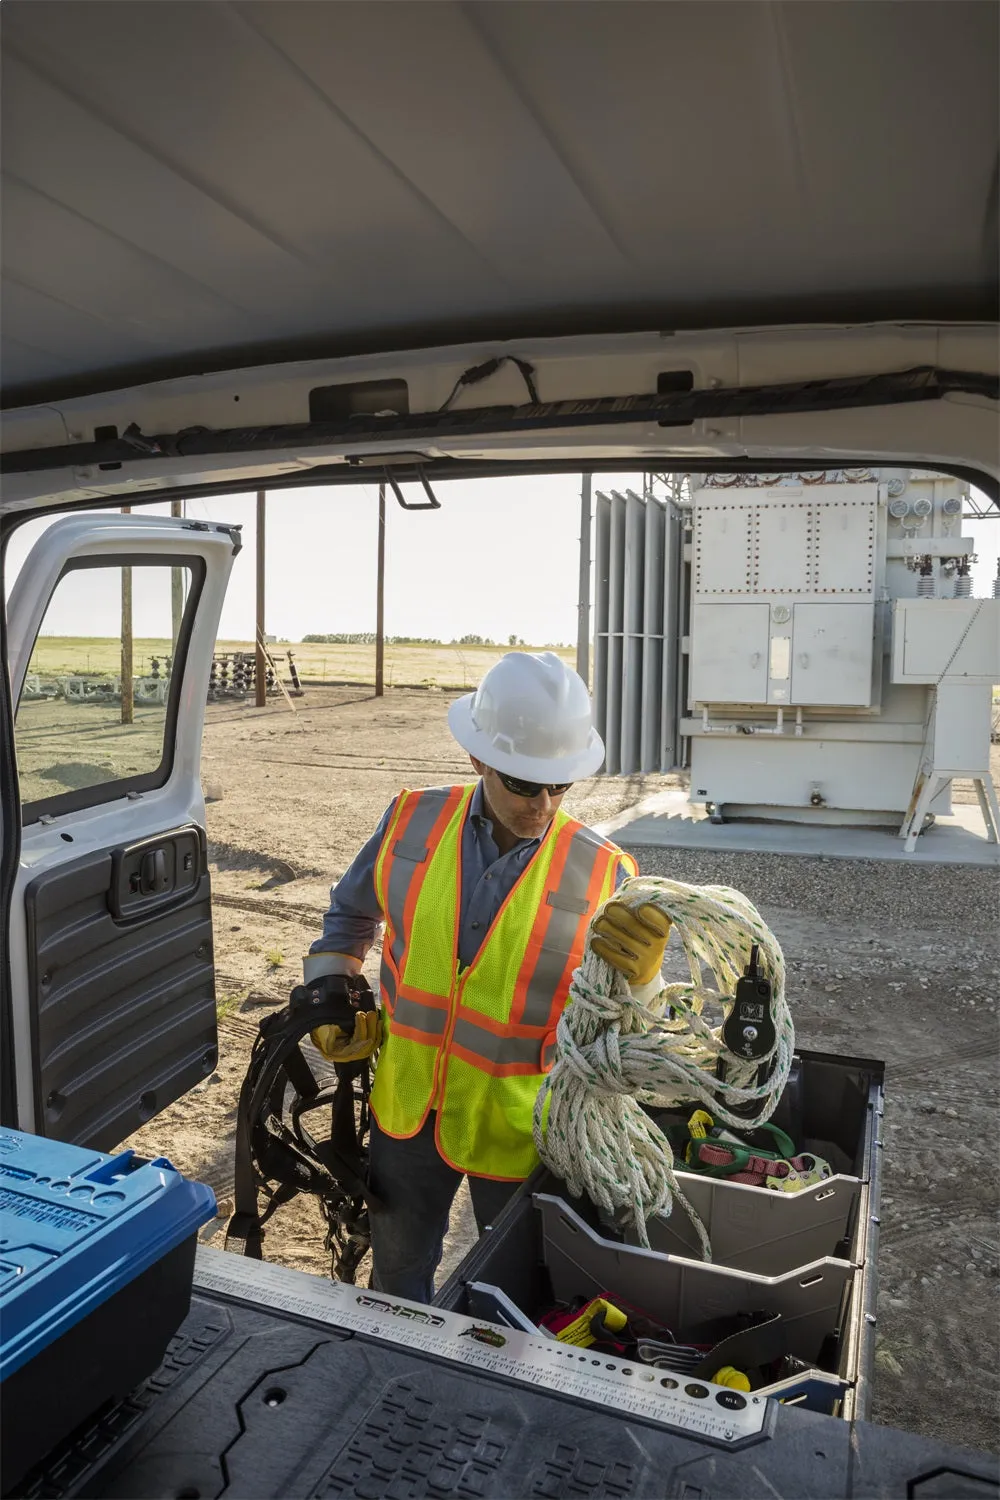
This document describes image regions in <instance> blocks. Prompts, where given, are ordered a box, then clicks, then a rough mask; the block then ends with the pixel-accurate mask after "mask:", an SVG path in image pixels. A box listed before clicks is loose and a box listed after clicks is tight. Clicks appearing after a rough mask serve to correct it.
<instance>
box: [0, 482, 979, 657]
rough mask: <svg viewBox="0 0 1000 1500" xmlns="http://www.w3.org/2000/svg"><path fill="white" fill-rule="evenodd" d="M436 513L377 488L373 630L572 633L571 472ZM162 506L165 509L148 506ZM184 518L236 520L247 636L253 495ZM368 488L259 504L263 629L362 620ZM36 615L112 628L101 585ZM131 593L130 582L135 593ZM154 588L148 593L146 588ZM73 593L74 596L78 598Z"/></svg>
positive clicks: (308, 628)
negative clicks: (379, 589)
mask: <svg viewBox="0 0 1000 1500" xmlns="http://www.w3.org/2000/svg"><path fill="white" fill-rule="evenodd" d="M630 484H631V486H632V487H633V488H635V489H641V480H640V478H639V476H637V475H635V476H628V475H615V476H613V477H612V476H608V478H607V480H606V481H605V482H602V481H600V480H599V479H597V478H595V482H594V485H595V489H596V488H604V487H607V488H611V487H612V486H614V487H615V488H617V489H625V488H627V487H628V486H629V485H630ZM436 488H437V492H438V495H439V498H440V500H441V506H442V508H441V509H440V510H439V511H418V512H414V513H408V512H405V511H402V510H400V509H399V507H398V506H397V505H396V504H395V502H394V501H393V500H392V498H391V496H390V497H389V498H388V499H387V503H386V590H385V628H386V633H387V635H414V636H431V637H438V638H440V639H442V640H452V639H454V638H456V637H459V636H462V635H465V634H468V633H475V634H477V635H482V636H492V637H493V639H494V640H496V641H501V642H506V641H507V639H508V637H509V636H510V635H511V634H516V635H518V636H520V637H521V638H522V639H523V640H525V641H527V642H528V643H529V644H534V645H543V644H548V643H557V642H566V643H567V644H575V642H576V622H577V589H578V570H579V532H580V476H579V475H578V474H565V475H556V476H545V477H538V478H519V479H479V480H469V481H456V482H453V483H448V484H440V485H438V486H436ZM149 509H150V511H152V513H154V514H168V513H169V505H167V504H164V505H160V506H152V507H150V508H149ZM188 512H189V514H190V515H191V516H192V517H193V518H195V519H198V520H220V521H233V522H237V523H242V525H243V528H244V537H245V539H246V546H245V547H244V549H243V551H242V552H241V553H240V555H239V556H238V557H237V559H236V563H235V566H234V569H233V575H232V581H231V583H230V586H229V593H228V596H227V599H226V604H225V608H224V609H223V613H222V625H221V628H220V632H219V633H220V636H221V637H222V638H224V639H229V640H250V639H252V638H253V633H254V590H255V562H254V516H255V502H254V498H253V496H245V495H241V496H233V497H231V498H229V499H226V498H225V497H223V498H218V499H213V500H192V501H189V503H188ZM377 515H378V489H377V486H376V485H362V486H357V487H354V486H352V487H350V488H348V487H346V486H345V487H340V488H327V489H307V490H299V491H286V492H284V493H273V494H272V495H271V496H270V497H269V500H268V528H267V592H268V607H267V629H268V632H269V633H271V634H274V635H276V636H278V637H279V638H285V639H288V640H292V641H296V640H301V638H302V636H303V635H305V634H307V633H310V632H312V633H323V634H326V633H333V632H340V631H371V630H374V628H375V563H376V543H377ZM46 524H51V523H45V522H39V521H32V522H29V523H28V524H27V525H26V526H24V527H22V528H21V529H20V530H19V531H18V532H17V533H16V534H15V535H14V537H13V538H12V539H11V543H10V546H9V549H8V563H7V586H8V588H9V587H10V584H11V582H12V580H13V577H14V576H15V574H16V572H17V570H18V569H19V567H20V564H21V561H22V559H23V557H24V555H25V553H26V552H27V550H28V547H29V546H30V545H31V543H32V542H34V540H35V539H36V538H37V537H38V535H39V534H40V532H41V530H42V529H44V526H45V525H46ZM963 531H964V533H965V534H966V535H972V536H973V537H974V539H975V543H976V550H977V552H978V555H979V562H978V564H977V565H976V566H975V568H974V570H973V579H974V586H975V588H974V591H975V593H976V594H977V595H978V596H979V597H983V596H988V595H989V594H990V592H991V584H992V579H993V577H994V575H995V573H996V566H997V550H998V544H1000V519H998V520H987V521H980V522H972V521H967V522H966V523H965V525H964V527H963ZM60 592H61V595H62V602H63V607H62V608H61V609H60V608H59V603H58V602H57V603H56V605H55V606H54V607H53V609H52V610H50V612H49V617H48V618H47V619H46V622H45V630H46V633H49V634H70V633H72V634H86V635H96V636H100V635H114V634H116V633H117V632H118V630H119V619H120V616H119V606H118V600H117V598H116V597H115V591H113V590H112V591H109V593H108V594H107V595H105V596H104V597H103V598H102V599H101V600H97V601H95V599H94V591H93V588H92V587H89V588H88V589H87V592H86V598H87V617H86V623H84V622H83V621H82V620H81V611H80V603H81V600H80V599H78V598H76V597H75V591H74V592H73V593H72V594H71V592H70V591H69V590H67V589H66V586H65V585H64V586H63V588H62V589H61V591H60ZM139 592H140V591H139V590H138V589H137V590H136V593H137V594H138V593H139ZM156 592H157V596H159V593H160V591H159V590H157V591H156ZM81 598H82V596H81ZM166 599H167V595H166V592H165V590H164V591H163V596H162V599H161V598H159V597H157V598H156V599H155V600H153V599H150V600H149V601H148V608H147V610H146V616H147V617H146V618H144V617H143V606H142V604H141V602H140V599H139V598H138V597H137V598H136V601H135V633H136V635H137V636H142V635H150V634H152V635H160V634H163V633H166V630H167V629H168V625H167V624H166V623H165V622H167V621H169V609H168V606H167V603H166Z"/></svg>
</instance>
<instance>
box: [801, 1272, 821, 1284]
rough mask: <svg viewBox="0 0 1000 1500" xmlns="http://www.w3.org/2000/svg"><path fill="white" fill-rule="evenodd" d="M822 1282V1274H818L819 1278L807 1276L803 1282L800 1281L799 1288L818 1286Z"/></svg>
mask: <svg viewBox="0 0 1000 1500" xmlns="http://www.w3.org/2000/svg"><path fill="white" fill-rule="evenodd" d="M822 1280H823V1276H822V1273H820V1275H819V1276H809V1277H807V1279H806V1280H805V1281H800V1282H799V1286H803V1287H805V1286H818V1285H819V1283H820V1282H821V1281H822Z"/></svg>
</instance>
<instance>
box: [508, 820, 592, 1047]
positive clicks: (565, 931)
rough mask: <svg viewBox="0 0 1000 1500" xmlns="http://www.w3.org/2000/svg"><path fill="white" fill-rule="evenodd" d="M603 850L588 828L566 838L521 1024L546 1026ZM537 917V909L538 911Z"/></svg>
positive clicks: (578, 830)
mask: <svg viewBox="0 0 1000 1500" xmlns="http://www.w3.org/2000/svg"><path fill="white" fill-rule="evenodd" d="M604 854H605V846H604V845H603V844H602V843H600V841H599V840H598V839H597V838H596V836H595V835H594V834H593V833H591V831H590V829H589V828H578V829H577V831H576V833H574V835H573V838H572V840H571V842H570V846H569V853H568V855H567V856H566V863H565V865H564V866H563V872H562V876H561V878H560V880H559V884H558V886H557V887H556V889H555V890H554V891H553V892H552V893H551V894H550V896H549V905H550V907H551V908H552V912H551V916H550V917H549V924H548V927H547V928H546V931H545V943H544V946H543V947H542V950H541V952H540V953H539V955H538V961H537V963H536V964H535V969H534V972H533V974H532V976H531V979H530V981H529V983H528V993H527V995H526V996H525V1001H524V1013H523V1015H522V1016H521V1021H522V1022H523V1024H524V1025H525V1026H547V1025H548V1021H549V1016H550V1014H551V1011H552V1002H553V1001H554V1000H555V999H556V998H557V996H556V986H557V985H558V983H559V980H560V978H561V976H562V972H563V969H564V968H565V967H566V959H567V957H568V956H569V954H570V953H571V952H572V950H573V940H574V938H575V937H576V933H577V928H578V927H579V925H580V918H581V916H583V915H584V913H585V912H586V911H587V899H586V898H587V891H588V889H589V888H590V880H591V876H592V875H593V873H594V867H595V865H596V864H597V862H598V860H599V859H601V858H602V857H603V856H604ZM539 918H541V911H539Z"/></svg>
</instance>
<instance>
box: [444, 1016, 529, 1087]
mask: <svg viewBox="0 0 1000 1500" xmlns="http://www.w3.org/2000/svg"><path fill="white" fill-rule="evenodd" d="M452 1043H453V1045H454V1046H458V1047H464V1049H465V1051H466V1052H473V1053H475V1055H476V1057H481V1058H482V1059H483V1061H484V1062H488V1063H494V1064H496V1065H504V1064H508V1063H519V1064H521V1065H522V1066H526V1067H529V1068H531V1069H532V1070H533V1071H534V1072H535V1073H540V1072H541V1071H542V1063H541V1055H542V1038H541V1037H537V1036H536V1037H530V1036H527V1037H526V1036H495V1035H494V1034H493V1032H492V1031H484V1030H483V1028H482V1027H481V1026H476V1025H474V1024H473V1023H472V1021H467V1020H466V1019H465V1018H464V1017H463V1016H459V1018H458V1020H457V1021H456V1022H455V1030H454V1033H453V1035H452Z"/></svg>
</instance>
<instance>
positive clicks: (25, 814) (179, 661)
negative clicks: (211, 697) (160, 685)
mask: <svg viewBox="0 0 1000 1500" xmlns="http://www.w3.org/2000/svg"><path fill="white" fill-rule="evenodd" d="M112 567H114V568H119V567H121V568H136V567H163V568H186V569H187V571H188V572H189V573H190V574H191V587H190V590H189V592H188V598H187V604H186V605H185V608H184V618H183V620H182V621H181V628H180V633H179V634H178V636H177V647H176V649H175V651H174V656H173V661H174V670H173V672H172V675H171V681H170V695H169V697H168V699H167V705H166V706H167V713H166V720H165V723H164V729H163V754H162V756H161V757H160V763H159V765H158V766H157V767H156V769H155V770H153V771H146V772H144V773H143V774H142V775H141V776H129V777H124V778H122V779H121V780H118V781H107V782H100V783H98V784H97V785H96V786H90V787H81V788H79V789H78V790H75V791H71V792H59V793H57V794H56V795H55V796H53V797H41V798H39V799H38V800H37V801H35V802H25V803H23V804H22V806H21V822H22V825H23V824H27V823H37V822H38V820H39V818H43V817H58V816H60V815H61V814H63V813H72V812H79V811H80V809H81V808H84V807H101V806H104V805H105V804H106V803H108V802H117V801H119V800H120V799H121V798H122V797H125V796H127V795H128V794H129V793H130V792H150V791H154V790H155V789H156V788H157V787H161V786H165V785H166V783H167V782H168V781H169V780H170V776H171V773H172V772H173V768H174V749H175V742H176V737H177V716H178V712H179V702H180V693H181V685H182V683H183V681H184V676H185V673H186V672H187V661H188V649H189V647H190V644H191V635H192V632H193V630H194V621H195V616H196V615H197V613H198V605H199V602H200V600H201V594H202V589H203V588H204V585H205V578H206V575H207V572H208V569H207V567H206V564H205V559H204V558H203V557H196V556H191V555H190V554H183V553H179V554H176V555H174V554H171V555H170V556H165V555H164V554H162V553H139V552H136V553H129V554H128V555H125V556H112V555H111V554H105V555H103V556H101V557H81V558H71V559H70V561H69V562H68V563H67V564H66V566H65V568H63V570H62V572H61V573H60V574H59V578H58V580H57V582H56V588H58V587H59V584H60V583H61V582H62V580H63V579H64V578H65V577H66V575H67V573H75V572H80V571H81V570H84V569H88V570H89V569H93V568H112ZM54 596H55V589H53V591H52V596H51V597H54ZM42 623H43V624H44V617H43V622H42ZM206 686H207V684H206ZM15 729H16V714H15Z"/></svg>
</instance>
